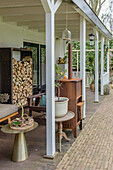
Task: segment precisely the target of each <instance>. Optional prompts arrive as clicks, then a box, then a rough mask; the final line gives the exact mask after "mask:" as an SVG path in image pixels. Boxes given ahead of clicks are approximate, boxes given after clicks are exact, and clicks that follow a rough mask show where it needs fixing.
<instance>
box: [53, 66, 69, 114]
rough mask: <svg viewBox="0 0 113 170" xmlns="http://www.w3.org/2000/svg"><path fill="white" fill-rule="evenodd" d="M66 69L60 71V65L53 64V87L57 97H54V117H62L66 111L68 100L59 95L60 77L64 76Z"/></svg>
mask: <svg viewBox="0 0 113 170" xmlns="http://www.w3.org/2000/svg"><path fill="white" fill-rule="evenodd" d="M66 71H67V70H64V71H62V72H61V67H60V66H59V65H57V64H55V73H56V81H55V87H56V88H57V90H58V97H56V98H55V117H62V116H65V114H66V113H67V112H68V101H69V99H68V98H66V97H60V87H61V82H60V79H61V78H62V77H63V76H65V73H66Z"/></svg>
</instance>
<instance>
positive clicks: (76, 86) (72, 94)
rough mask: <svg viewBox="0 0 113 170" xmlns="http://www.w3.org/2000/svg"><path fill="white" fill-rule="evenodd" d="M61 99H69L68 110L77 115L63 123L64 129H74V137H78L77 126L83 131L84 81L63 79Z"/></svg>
mask: <svg viewBox="0 0 113 170" xmlns="http://www.w3.org/2000/svg"><path fill="white" fill-rule="evenodd" d="M60 81H61V82H62V85H61V94H60V96H61V97H68V98H69V104H68V110H69V111H72V112H74V113H75V117H74V118H73V119H71V120H69V121H66V122H63V128H64V129H72V131H73V136H74V137H77V126H78V125H79V127H80V129H81V130H82V107H83V104H84V102H83V101H82V79H62V80H60Z"/></svg>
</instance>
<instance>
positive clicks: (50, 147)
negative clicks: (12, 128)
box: [46, 12, 55, 156]
mask: <svg viewBox="0 0 113 170" xmlns="http://www.w3.org/2000/svg"><path fill="white" fill-rule="evenodd" d="M54 48H55V36H54V13H52V12H51V13H46V97H47V101H46V113H47V121H46V134H47V135H46V152H47V153H46V155H47V156H53V155H54V154H55V88H54V83H55V70H54V67H55V66H54V65H55V61H54V55H55V54H54Z"/></svg>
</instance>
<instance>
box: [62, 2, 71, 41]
mask: <svg viewBox="0 0 113 170" xmlns="http://www.w3.org/2000/svg"><path fill="white" fill-rule="evenodd" d="M67 25H68V3H66V29H65V30H64V31H63V32H62V39H63V40H66V41H70V40H71V32H70V31H69V30H68V29H67Z"/></svg>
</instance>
